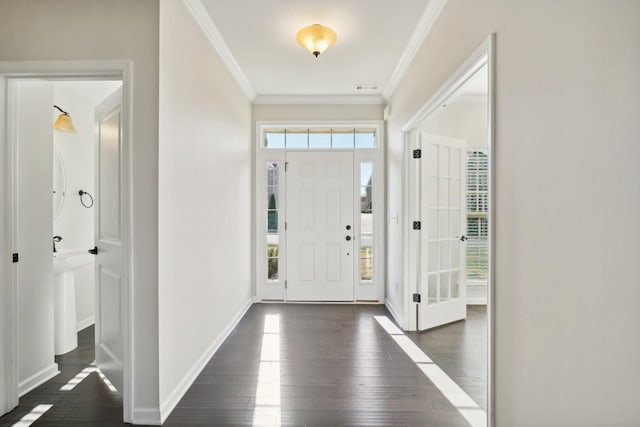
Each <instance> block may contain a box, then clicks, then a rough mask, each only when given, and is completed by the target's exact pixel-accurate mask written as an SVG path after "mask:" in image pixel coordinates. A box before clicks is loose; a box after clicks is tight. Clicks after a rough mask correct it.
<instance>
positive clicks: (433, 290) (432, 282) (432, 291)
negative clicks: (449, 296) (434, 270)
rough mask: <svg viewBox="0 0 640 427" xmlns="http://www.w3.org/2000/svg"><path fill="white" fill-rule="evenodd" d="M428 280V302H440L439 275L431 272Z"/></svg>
mask: <svg viewBox="0 0 640 427" xmlns="http://www.w3.org/2000/svg"><path fill="white" fill-rule="evenodd" d="M427 280H428V287H429V289H428V290H427V303H428V304H435V303H437V302H438V275H437V274H430V275H429V278H428V279H427Z"/></svg>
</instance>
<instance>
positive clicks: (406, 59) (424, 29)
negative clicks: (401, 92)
mask: <svg viewBox="0 0 640 427" xmlns="http://www.w3.org/2000/svg"><path fill="white" fill-rule="evenodd" d="M446 3H447V0H430V1H429V3H428V4H427V7H426V8H425V10H424V13H423V14H422V17H421V18H420V21H418V25H417V26H416V28H415V30H413V34H412V35H411V38H410V39H409V43H408V44H407V46H406V48H405V49H404V52H402V56H401V57H400V61H399V62H398V65H396V68H395V69H394V70H393V73H392V74H391V78H390V79H389V82H388V83H387V85H386V86H385V88H384V90H383V91H382V96H383V97H384V98H385V99H386V100H387V101H388V100H390V99H391V96H393V92H395V90H396V89H397V88H398V85H399V84H400V81H401V80H402V78H403V77H404V75H405V73H406V72H407V70H408V69H409V66H410V65H411V62H413V58H414V57H415V56H416V53H417V52H418V49H419V48H420V45H422V42H423V41H424V39H425V38H426V37H427V35H428V34H429V32H430V31H431V28H432V27H433V24H434V23H435V22H436V20H437V19H438V16H440V12H441V11H442V9H443V8H444V5H445V4H446Z"/></svg>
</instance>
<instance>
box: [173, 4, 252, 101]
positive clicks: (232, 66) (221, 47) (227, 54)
mask: <svg viewBox="0 0 640 427" xmlns="http://www.w3.org/2000/svg"><path fill="white" fill-rule="evenodd" d="M183 3H184V5H185V6H186V8H187V10H188V11H189V12H190V13H191V15H192V16H193V19H195V21H196V23H197V24H198V26H199V27H200V29H201V30H202V32H203V33H204V34H205V36H206V37H207V39H209V42H210V43H211V45H212V46H213V48H214V49H215V50H216V52H218V55H220V58H221V59H222V62H224V64H225V65H226V66H227V69H228V70H229V72H230V73H231V75H232V76H233V78H234V79H235V80H236V82H238V85H240V88H241V89H242V91H243V92H244V93H245V95H247V98H249V100H250V101H253V100H254V99H255V97H256V95H257V94H256V91H255V89H254V88H253V86H252V85H251V83H250V82H249V80H248V79H247V76H245V75H244V73H243V72H242V69H241V68H240V66H239V65H238V63H237V62H236V60H235V58H234V57H233V55H232V54H231V51H230V50H229V47H228V46H227V43H226V42H225V41H224V39H223V38H222V34H220V31H218V28H217V27H216V25H215V24H214V23H213V20H212V19H211V16H210V15H209V12H208V11H207V9H206V8H205V7H204V4H202V0H183Z"/></svg>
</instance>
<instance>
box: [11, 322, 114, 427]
mask: <svg viewBox="0 0 640 427" xmlns="http://www.w3.org/2000/svg"><path fill="white" fill-rule="evenodd" d="M94 355H95V350H94V328H93V326H90V327H88V328H86V329H83V330H82V331H80V332H79V333H78V347H77V348H76V349H75V350H73V351H70V352H69V353H66V354H63V355H62V356H56V362H57V363H58V368H59V369H60V374H59V375H57V376H56V377H54V378H52V379H51V380H49V381H47V382H46V383H44V384H43V385H41V386H40V387H38V388H36V389H34V390H33V391H31V392H30V393H27V394H26V395H24V396H22V397H21V398H20V402H19V403H20V404H19V406H18V407H17V408H15V409H14V410H13V411H11V412H10V413H8V414H7V415H5V416H3V417H1V418H0V426H3V427H4V426H13V425H16V426H27V425H30V424H31V422H33V424H31V425H34V426H92V425H100V426H104V427H111V426H121V425H122V399H121V398H120V396H119V395H118V393H115V392H113V391H111V390H110V389H109V385H108V384H106V383H105V382H104V381H103V380H102V379H101V378H100V376H99V373H98V372H96V369H95V367H93V366H91V363H93V361H94V359H95V356H94ZM48 405H52V406H51V407H49V408H47V409H46V410H44V411H43V409H45V407H46V406H48ZM36 416H39V417H38V418H37V419H36V420H35V421H34V420H33V418H35V417H36ZM25 417H26V418H25Z"/></svg>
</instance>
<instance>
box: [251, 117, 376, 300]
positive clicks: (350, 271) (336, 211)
mask: <svg viewBox="0 0 640 427" xmlns="http://www.w3.org/2000/svg"><path fill="white" fill-rule="evenodd" d="M256 135H257V146H256V147H257V149H256V228H255V230H256V231H255V236H256V238H255V241H256V265H257V268H256V283H257V285H256V299H257V300H258V301H262V302H269V301H279V302H342V303H359V302H362V303H381V302H383V301H384V279H383V277H384V199H383V197H384V196H383V195H384V188H383V186H384V162H383V160H384V151H383V150H384V129H383V123H382V122H381V121H363V122H358V123H352V122H349V123H340V122H330V123H320V122H314V123H308V122H305V123H289V122H287V123H282V122H260V123H258V125H257V128H256Z"/></svg>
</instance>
